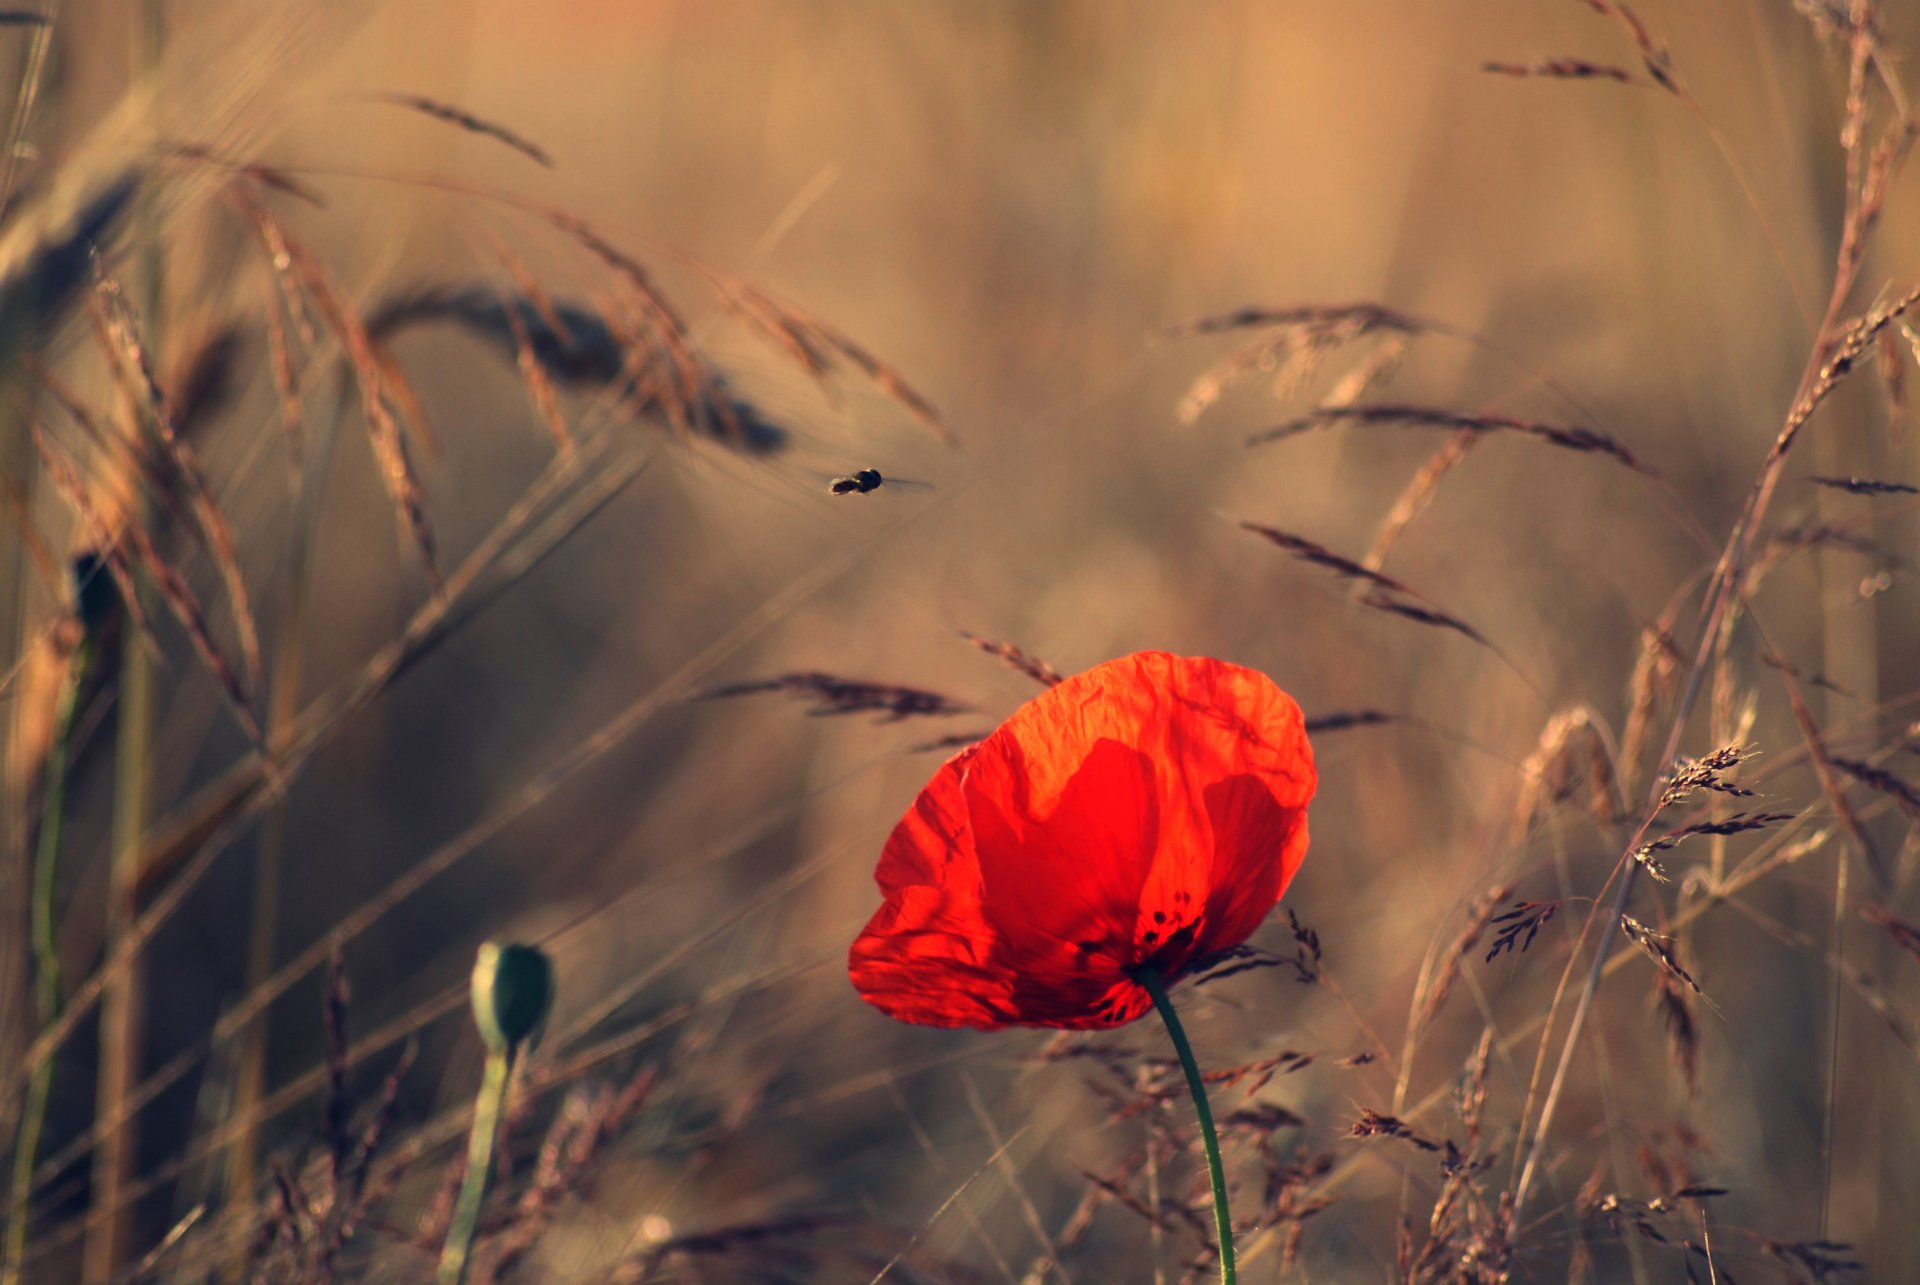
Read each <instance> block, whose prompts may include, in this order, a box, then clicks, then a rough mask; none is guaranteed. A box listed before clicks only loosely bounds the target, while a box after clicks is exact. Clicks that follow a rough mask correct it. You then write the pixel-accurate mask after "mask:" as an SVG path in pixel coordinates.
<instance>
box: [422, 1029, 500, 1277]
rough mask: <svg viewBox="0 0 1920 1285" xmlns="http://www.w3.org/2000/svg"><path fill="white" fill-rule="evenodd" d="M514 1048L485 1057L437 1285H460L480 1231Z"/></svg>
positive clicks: (491, 1176) (491, 1175) (441, 1255)
mask: <svg viewBox="0 0 1920 1285" xmlns="http://www.w3.org/2000/svg"><path fill="white" fill-rule="evenodd" d="M515 1052H516V1049H515V1047H514V1046H512V1045H509V1046H507V1047H506V1048H505V1049H501V1050H497V1051H495V1052H490V1053H488V1054H487V1069H486V1072H485V1074H483V1075H482V1076H481V1079H480V1096H479V1098H478V1099H477V1100H476V1101H475V1102H474V1106H473V1128H472V1129H471V1130H470V1131H469V1132H468V1134H467V1174H466V1177H465V1178H463V1179H462V1180H461V1182H460V1200H459V1203H458V1204H456V1205H455V1206H454V1207H453V1221H452V1222H450V1223H448V1224H447V1243H446V1246H445V1248H443V1249H442V1250H441V1251H440V1285H463V1283H464V1282H465V1281H466V1279H467V1258H468V1256H469V1255H470V1254H471V1253H472V1252H473V1238H474V1235H475V1234H476V1233H477V1232H478V1231H479V1230H480V1207H481V1206H482V1205H483V1204H485V1203H486V1199H487V1184H488V1183H489V1182H490V1181H492V1179H493V1148H494V1143H495V1141H496V1140H497V1139H498V1138H499V1136H500V1115H501V1112H502V1110H503V1109H504V1108H505V1106H506V1101H507V1081H508V1080H510V1079H511V1078H513V1055H514V1053H515Z"/></svg>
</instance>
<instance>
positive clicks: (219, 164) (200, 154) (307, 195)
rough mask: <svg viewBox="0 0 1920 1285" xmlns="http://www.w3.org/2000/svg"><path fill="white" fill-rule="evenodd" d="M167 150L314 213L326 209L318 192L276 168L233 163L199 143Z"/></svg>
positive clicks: (324, 200)
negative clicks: (288, 200)
mask: <svg viewBox="0 0 1920 1285" xmlns="http://www.w3.org/2000/svg"><path fill="white" fill-rule="evenodd" d="M167 150H168V153H169V154H170V155H172V156H176V157H178V158H180V159H181V160H185V161H192V162H195V163H197V164H203V165H211V166H214V167H216V168H218V169H221V170H223V171H225V172H227V173H229V174H233V175H236V176H241V177H245V178H248V179H251V180H253V181H254V182H255V183H258V184H259V185H260V186H261V187H264V188H267V189H269V190H271V191H275V192H279V193H280V194H281V195H283V196H291V197H292V198H293V199H294V200H296V201H300V202H303V203H305V204H307V205H310V206H312V207H313V208H314V209H316V210H324V209H326V208H327V201H326V198H325V197H323V196H321V195H320V193H319V192H318V191H317V190H315V189H314V188H313V187H311V186H309V185H308V184H306V183H304V182H302V181H301V180H300V179H297V178H295V177H294V176H293V175H291V174H289V173H288V172H287V171H285V170H283V169H280V168H278V167H276V166H272V165H263V164H261V163H260V162H258V161H237V160H233V159H232V158H230V157H225V156H222V155H220V154H219V153H218V152H216V151H214V150H213V149H212V148H211V147H207V146H204V145H202V144H199V143H174V144H171V145H170V146H169V147H168V149H167Z"/></svg>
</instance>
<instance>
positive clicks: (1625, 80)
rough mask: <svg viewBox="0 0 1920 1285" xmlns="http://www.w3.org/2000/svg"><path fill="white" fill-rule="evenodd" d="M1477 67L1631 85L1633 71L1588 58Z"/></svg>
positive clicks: (1520, 74)
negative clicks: (1591, 60) (1590, 60)
mask: <svg viewBox="0 0 1920 1285" xmlns="http://www.w3.org/2000/svg"><path fill="white" fill-rule="evenodd" d="M1480 70H1481V71H1484V72H1487V73H1488V74H1489V75H1494V76H1512V77H1516V78H1523V79H1524V78H1538V79H1546V80H1611V81H1617V82H1618V83H1620V84H1623V85H1632V84H1636V83H1638V82H1636V81H1635V79H1634V76H1633V73H1632V72H1630V71H1628V70H1627V69H1626V68H1624V67H1614V66H1611V65H1609V64H1607V63H1598V62H1588V61H1587V60H1586V59H1584V58H1545V59H1542V60H1540V61H1539V62H1527V63H1522V62H1483V63H1481V64H1480Z"/></svg>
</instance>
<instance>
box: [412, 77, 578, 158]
mask: <svg viewBox="0 0 1920 1285" xmlns="http://www.w3.org/2000/svg"><path fill="white" fill-rule="evenodd" d="M383 99H384V101H386V102H389V103H393V104H394V105H396V106H399V107H405V108H407V109H408V110H409V111H416V112H419V113H420V114H421V115H423V116H430V117H432V118H433V119H434V120H437V121H444V122H445V123H447V124H449V125H452V126H454V127H455V128H457V129H463V130H465V131H466V132H467V133H469V134H479V135H481V136H482V137H484V138H491V139H493V140H494V141H495V142H498V143H504V144H506V145H507V146H508V147H510V148H512V149H513V150H514V151H516V152H518V153H520V155H522V156H524V157H526V158H527V159H528V160H530V161H532V162H534V163H535V164H536V165H541V166H544V167H545V168H547V169H552V168H553V157H552V156H550V155H549V154H548V153H547V149H546V148H544V147H541V146H540V145H539V144H538V143H535V142H533V141H532V140H531V139H529V138H527V137H526V136H525V135H524V134H519V133H516V132H515V131H513V130H510V129H508V128H507V127H506V126H505V125H501V124H497V123H496V122H494V121H490V120H487V119H485V118H483V117H480V116H475V115H474V114H473V113H472V112H470V111H466V110H465V109H463V108H459V107H455V106H453V105H452V104H451V103H444V102H441V101H440V100H438V99H434V98H426V97H423V96H421V95H419V94H386V95H384V96H383Z"/></svg>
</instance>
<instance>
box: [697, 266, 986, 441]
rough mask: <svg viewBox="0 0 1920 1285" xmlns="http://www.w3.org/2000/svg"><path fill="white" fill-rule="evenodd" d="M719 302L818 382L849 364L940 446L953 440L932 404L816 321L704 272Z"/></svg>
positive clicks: (867, 353)
mask: <svg viewBox="0 0 1920 1285" xmlns="http://www.w3.org/2000/svg"><path fill="white" fill-rule="evenodd" d="M708 275H709V279H711V280H713V281H714V282H715V285H716V288H717V289H718V291H719V294H720V298H721V299H722V300H723V301H724V302H726V303H727V304H728V305H729V306H730V307H732V308H733V310H734V312H735V314H736V315H737V316H739V317H740V318H741V319H742V320H743V321H745V322H746V323H747V324H748V325H750V326H752V327H753V328H754V329H755V330H757V331H759V332H760V333H761V334H763V335H765V336H767V337H768V338H769V339H771V340H772V341H773V343H774V345H775V347H777V348H778V349H779V350H780V351H782V352H785V353H786V354H787V355H788V356H789V357H790V358H792V360H793V361H794V362H795V364H797V365H798V366H799V367H800V369H801V370H803V371H804V372H806V373H807V374H808V375H809V376H810V377H812V378H814V379H815V380H824V379H825V377H826V376H828V375H830V374H831V373H833V371H834V370H835V369H837V368H838V367H839V366H841V365H842V364H846V365H850V366H852V367H853V368H854V369H855V370H857V371H858V372H859V373H860V374H861V375H863V376H865V377H866V378H867V379H868V380H870V381H871V382H872V383H873V384H874V386H875V387H877V388H879V389H880V390H881V391H882V392H884V393H885V394H886V395H887V396H889V397H891V398H893V400H894V401H896V402H898V403H899V404H900V405H901V406H903V407H905V408H906V410H907V412H908V413H909V414H911V415H912V416H913V417H914V418H915V419H917V420H919V421H920V422H921V423H922V424H923V425H925V426H926V428H927V429H928V430H929V431H930V432H932V433H933V435H934V436H935V437H937V438H938V439H939V440H940V441H941V442H943V443H945V444H946V445H948V446H952V445H955V438H954V436H953V432H952V430H950V429H949V428H948V427H947V425H946V423H945V421H943V420H942V419H941V418H940V413H939V412H938V411H937V410H935V409H934V407H933V403H932V402H930V401H928V400H927V399H926V397H924V396H923V395H921V393H920V392H919V391H918V390H917V389H915V388H914V387H913V385H911V384H909V383H908V382H907V380H906V378H905V377H904V376H903V375H901V373H900V372H899V371H898V370H896V369H894V368H893V367H892V366H890V365H888V364H887V363H886V362H884V361H881V360H880V359H879V358H878V357H876V356H875V355H874V354H873V353H872V352H870V351H868V350H867V349H866V348H864V347H862V346H861V345H860V344H857V343H855V342H854V341H853V340H851V339H849V338H848V337H847V336H846V335H844V334H842V333H841V332H840V331H838V330H837V329H835V328H834V327H832V326H830V325H828V324H827V323H826V322H824V321H822V320H821V319H820V318H818V317H815V316H812V315H811V314H809V313H805V312H802V311H801V310H799V309H798V308H795V307H793V306H792V305H791V304H786V303H782V302H781V301H779V300H777V299H775V298H774V297H773V296H771V295H769V294H767V293H766V292H765V291H762V290H759V289H756V288H755V287H753V286H751V285H748V284H747V283H746V282H744V281H739V280H734V279H730V278H729V279H721V278H720V277H718V275H717V274H713V273H711V272H710V273H709V274H708Z"/></svg>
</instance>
